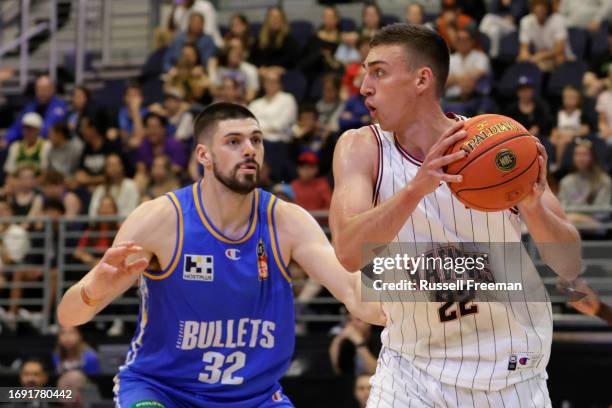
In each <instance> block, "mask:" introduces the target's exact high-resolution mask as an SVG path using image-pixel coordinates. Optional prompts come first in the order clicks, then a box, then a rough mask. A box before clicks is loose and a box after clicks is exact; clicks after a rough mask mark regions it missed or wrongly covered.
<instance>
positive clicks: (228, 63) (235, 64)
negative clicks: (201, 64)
mask: <svg viewBox="0 0 612 408" xmlns="http://www.w3.org/2000/svg"><path fill="white" fill-rule="evenodd" d="M226 44H227V47H226V48H225V49H224V50H223V51H222V52H221V53H220V55H219V58H218V65H217V64H216V63H212V64H211V70H210V79H211V81H212V83H213V87H214V88H213V93H214V94H215V96H217V97H218V93H219V89H220V88H221V86H222V85H223V80H224V79H225V78H226V77H228V76H231V77H232V78H235V79H236V80H237V81H239V82H242V83H244V84H245V85H246V99H247V101H249V102H250V101H252V100H253V98H255V95H257V92H259V73H258V72H257V67H255V66H254V65H253V64H251V63H249V62H247V61H246V56H247V52H246V50H245V48H244V45H243V44H242V42H241V41H240V40H238V39H234V40H230V41H228V42H227V43H226Z"/></svg>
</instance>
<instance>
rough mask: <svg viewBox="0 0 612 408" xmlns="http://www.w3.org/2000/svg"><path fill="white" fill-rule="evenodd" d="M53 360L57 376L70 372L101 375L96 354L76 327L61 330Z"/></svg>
mask: <svg viewBox="0 0 612 408" xmlns="http://www.w3.org/2000/svg"><path fill="white" fill-rule="evenodd" d="M52 359H53V366H54V368H55V373H56V374H62V373H65V372H67V371H70V370H81V371H83V372H84V373H85V374H87V375H96V374H99V373H100V362H99V361H98V356H97V354H96V352H95V351H94V350H93V349H92V348H91V347H90V346H89V345H88V344H87V343H85V341H84V340H83V337H82V336H81V333H80V332H79V329H77V328H76V327H62V328H61V329H60V332H59V335H58V338H57V346H56V348H55V351H54V352H53V355H52Z"/></svg>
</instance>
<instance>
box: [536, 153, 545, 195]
mask: <svg viewBox="0 0 612 408" xmlns="http://www.w3.org/2000/svg"><path fill="white" fill-rule="evenodd" d="M538 164H539V166H540V173H539V174H538V182H537V187H538V188H540V189H545V188H546V161H545V160H544V158H543V157H542V156H539V157H538Z"/></svg>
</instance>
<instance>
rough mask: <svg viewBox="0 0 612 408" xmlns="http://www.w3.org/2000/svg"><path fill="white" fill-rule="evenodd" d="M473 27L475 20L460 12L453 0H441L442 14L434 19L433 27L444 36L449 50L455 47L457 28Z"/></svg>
mask: <svg viewBox="0 0 612 408" xmlns="http://www.w3.org/2000/svg"><path fill="white" fill-rule="evenodd" d="M473 27H476V23H475V21H474V20H473V19H472V18H471V17H470V16H468V15H467V14H463V13H462V12H461V8H459V6H458V5H457V3H456V2H455V0H443V1H442V14H441V15H440V17H438V18H437V19H436V21H435V24H434V28H435V29H436V30H437V31H438V33H440V35H441V36H442V38H444V41H446V44H448V48H449V49H450V50H451V51H453V50H454V49H455V42H456V39H457V30H459V29H462V28H473Z"/></svg>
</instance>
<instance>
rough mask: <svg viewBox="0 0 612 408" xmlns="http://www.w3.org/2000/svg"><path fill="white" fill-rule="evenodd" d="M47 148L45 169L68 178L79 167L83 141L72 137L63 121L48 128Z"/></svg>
mask: <svg viewBox="0 0 612 408" xmlns="http://www.w3.org/2000/svg"><path fill="white" fill-rule="evenodd" d="M49 143H50V144H51V147H50V149H49V155H48V163H49V165H48V166H47V170H54V171H57V172H59V173H61V174H62V176H63V177H65V178H67V179H69V178H72V177H73V176H74V174H75V173H76V171H77V169H78V168H79V162H80V160H81V154H82V153H83V147H84V146H83V141H82V140H81V139H79V138H78V137H72V136H71V133H70V130H69V129H68V127H67V126H66V125H65V124H63V123H56V124H55V125H53V126H52V127H51V129H50V130H49Z"/></svg>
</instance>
